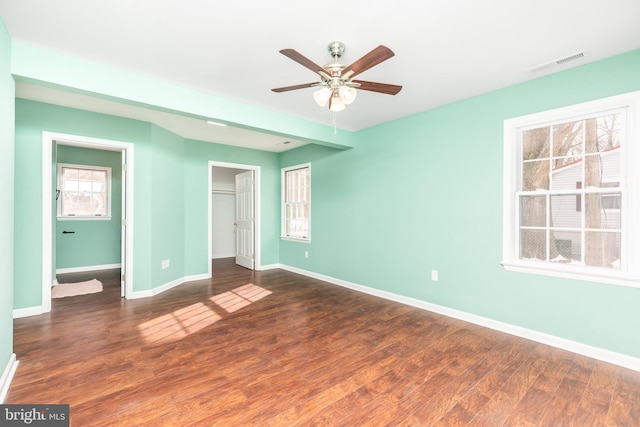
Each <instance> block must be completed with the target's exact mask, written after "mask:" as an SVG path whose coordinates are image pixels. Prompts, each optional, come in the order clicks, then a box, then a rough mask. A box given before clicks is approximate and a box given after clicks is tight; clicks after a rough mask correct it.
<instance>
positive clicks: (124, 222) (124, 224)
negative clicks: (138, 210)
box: [122, 218, 127, 227]
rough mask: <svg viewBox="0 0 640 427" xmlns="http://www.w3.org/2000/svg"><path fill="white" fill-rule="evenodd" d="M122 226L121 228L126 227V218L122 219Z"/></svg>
mask: <svg viewBox="0 0 640 427" xmlns="http://www.w3.org/2000/svg"><path fill="white" fill-rule="evenodd" d="M122 226H123V227H126V226H127V219H126V218H122Z"/></svg>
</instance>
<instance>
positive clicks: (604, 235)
mask: <svg viewBox="0 0 640 427" xmlns="http://www.w3.org/2000/svg"><path fill="white" fill-rule="evenodd" d="M585 262H586V264H587V265H588V266H591V267H604V268H612V269H616V270H618V269H620V233H616V232H604V231H587V232H586V234H585Z"/></svg>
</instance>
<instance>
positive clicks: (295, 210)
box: [282, 163, 311, 242]
mask: <svg viewBox="0 0 640 427" xmlns="http://www.w3.org/2000/svg"><path fill="white" fill-rule="evenodd" d="M310 203H311V165H310V164H308V163H307V164H304V165H298V166H292V167H289V168H284V169H282V238H283V239H291V240H300V241H307V242H308V241H310V240H311V235H310V218H309V216H310V210H311V206H310Z"/></svg>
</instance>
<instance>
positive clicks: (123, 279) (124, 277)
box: [120, 274, 127, 282]
mask: <svg viewBox="0 0 640 427" xmlns="http://www.w3.org/2000/svg"><path fill="white" fill-rule="evenodd" d="M126 278H127V276H125V275H124V274H123V275H122V278H121V279H120V281H122V282H126Z"/></svg>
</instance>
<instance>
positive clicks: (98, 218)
mask: <svg viewBox="0 0 640 427" xmlns="http://www.w3.org/2000/svg"><path fill="white" fill-rule="evenodd" d="M56 219H57V220H58V221H110V220H111V217H110V216H58V217H56Z"/></svg>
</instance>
